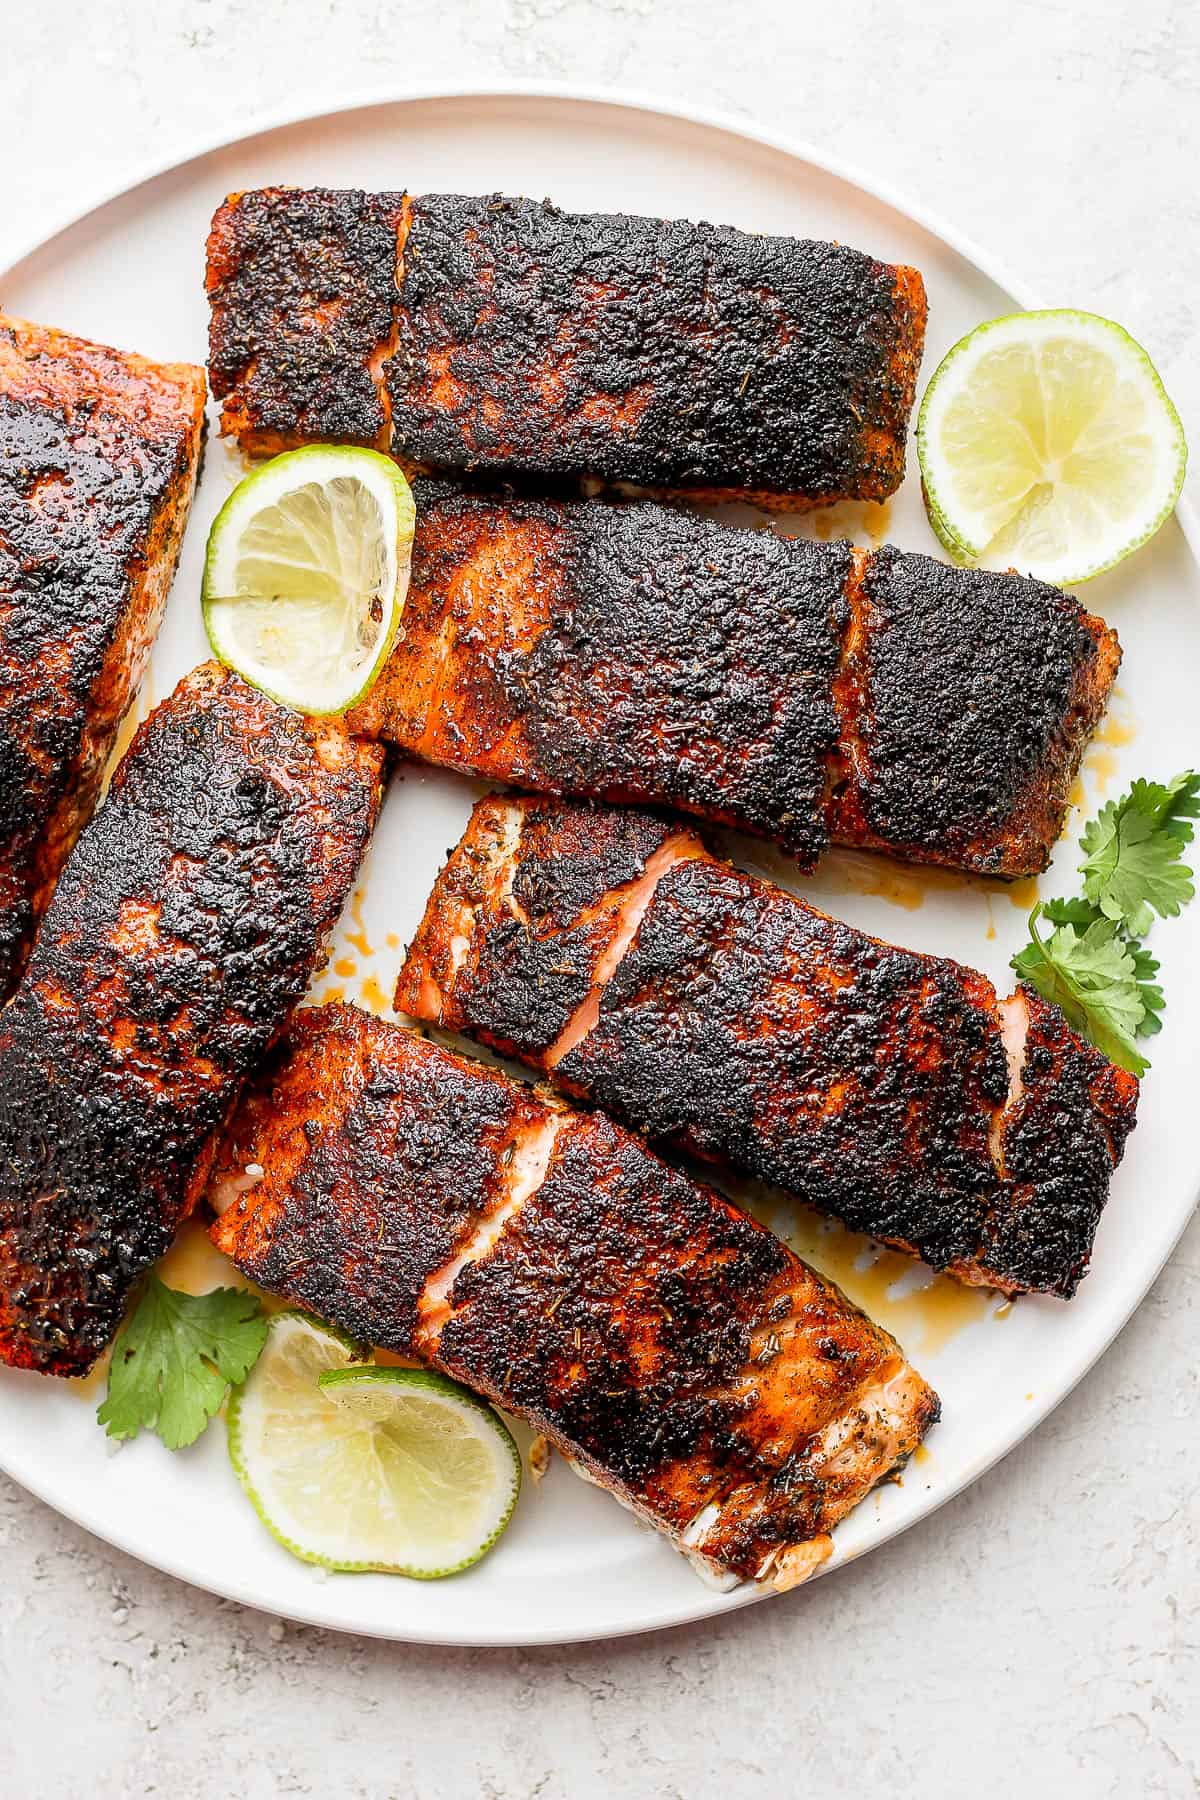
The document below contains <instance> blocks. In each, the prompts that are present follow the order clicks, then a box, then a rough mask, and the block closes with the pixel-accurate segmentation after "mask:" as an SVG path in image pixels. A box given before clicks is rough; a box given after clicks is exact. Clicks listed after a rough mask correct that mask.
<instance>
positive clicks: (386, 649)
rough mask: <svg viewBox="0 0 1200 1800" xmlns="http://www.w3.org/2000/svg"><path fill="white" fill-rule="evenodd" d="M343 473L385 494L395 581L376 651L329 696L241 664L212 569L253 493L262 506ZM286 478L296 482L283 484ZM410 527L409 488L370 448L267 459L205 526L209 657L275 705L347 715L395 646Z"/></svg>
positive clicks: (247, 517)
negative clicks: (345, 687) (390, 512)
mask: <svg viewBox="0 0 1200 1800" xmlns="http://www.w3.org/2000/svg"><path fill="white" fill-rule="evenodd" d="M348 474H358V475H359V477H360V479H361V480H362V482H363V485H364V486H366V487H367V488H373V484H374V483H380V484H384V485H385V488H386V491H387V492H388V493H389V494H390V496H391V499H392V504H393V508H394V514H395V543H394V555H395V566H396V585H395V590H394V592H393V594H392V597H391V606H390V612H389V617H388V620H387V628H386V630H385V631H384V632H383V633H381V635H380V638H379V641H378V644H377V647H376V651H375V654H374V656H373V658H372V660H371V662H370V664H369V666H367V667H366V668H365V669H364V671H363V673H362V678H361V680H359V681H358V682H357V684H356V685H355V686H354V688H353V690H352V691H342V690H340V689H339V690H338V691H337V692H335V693H334V694H332V695H331V694H329V693H328V692H325V693H315V692H311V691H307V692H301V691H300V690H299V689H298V688H296V687H294V686H289V685H288V683H287V682H286V681H284V680H282V679H278V678H277V679H272V678H271V677H270V676H269V675H267V676H264V674H263V672H262V671H261V670H258V671H252V670H250V669H248V668H247V666H246V659H245V657H244V656H243V655H242V654H241V652H240V650H239V647H238V645H237V644H236V642H235V641H234V639H233V637H232V635H231V630H230V622H231V620H232V618H233V616H234V614H233V610H232V607H231V603H230V601H229V599H228V597H227V595H225V594H222V592H221V589H222V588H225V587H228V586H230V585H231V584H230V583H228V582H226V581H225V580H223V579H219V578H218V574H219V570H220V568H221V564H222V561H223V559H224V558H225V557H226V553H227V551H228V549H229V546H230V543H231V542H236V541H237V538H238V537H239V536H240V534H241V533H242V532H244V530H245V529H246V527H247V526H248V525H249V523H250V521H251V520H252V519H253V518H254V516H255V504H254V503H255V499H256V497H257V498H258V499H259V500H260V502H261V503H262V504H268V503H269V502H268V494H269V493H271V492H274V493H276V494H278V493H283V492H287V491H289V489H290V490H291V491H294V490H295V489H296V488H299V487H301V486H306V485H308V484H309V483H312V482H316V481H318V480H319V479H320V478H321V477H322V476H323V477H324V478H325V479H326V480H328V479H330V478H332V477H333V476H335V475H341V476H345V475H348ZM289 477H294V478H295V479H294V480H291V481H289V479H288V478H289ZM415 529H416V506H415V502H414V500H413V495H412V489H411V488H410V487H409V484H408V481H407V480H406V478H405V476H404V474H403V471H402V470H401V469H400V468H399V467H398V466H397V465H396V464H395V463H394V462H392V460H391V459H390V458H389V457H386V456H382V455H381V454H380V453H379V452H378V451H377V450H368V449H364V448H362V447H357V446H347V445H328V444H310V445H307V446H305V447H304V448H302V449H299V450H288V451H285V452H284V453H283V454H282V455H280V456H275V457H272V458H271V459H270V461H269V462H266V463H263V464H262V465H261V466H260V467H258V468H256V469H254V470H252V471H251V472H250V474H249V475H247V476H246V477H245V478H244V479H243V480H242V481H240V482H239V483H238V485H237V487H236V488H234V490H233V492H232V493H231V494H230V495H229V496H228V498H227V499H226V501H225V503H224V505H223V506H222V507H221V509H220V511H219V512H218V514H217V516H216V518H215V519H214V520H213V523H212V526H211V527H210V529H209V534H208V544H207V547H206V550H205V559H204V575H203V579H202V582H201V591H200V605H201V614H202V617H203V620H204V629H205V634H206V636H207V638H208V641H209V645H210V647H211V649H212V652H213V654H214V656H216V657H217V659H218V661H220V662H222V663H224V664H225V666H226V667H227V668H231V669H233V670H234V671H235V673H237V674H239V675H240V676H241V677H242V679H243V680H245V681H248V682H250V684H251V685H252V686H253V687H256V688H257V689H258V690H259V691H260V692H261V693H264V694H266V695H267V697H268V698H269V699H272V700H275V701H277V702H278V703H279V704H280V705H281V706H287V707H290V708H292V709H294V710H297V711H301V712H304V713H307V714H309V715H311V716H313V717H327V718H336V717H339V716H340V715H341V714H343V713H345V712H348V711H349V709H350V708H351V707H352V706H356V705H358V703H359V702H360V701H361V700H363V699H364V698H365V697H366V695H367V694H368V693H369V692H370V690H371V688H372V687H373V686H374V684H375V682H376V680H377V679H378V677H379V674H380V671H381V670H382V668H383V666H384V664H385V662H386V661H387V658H388V656H389V655H390V654H391V651H392V648H393V646H394V645H395V641H396V635H397V633H398V631H399V629H400V620H401V616H402V614H403V610H404V601H405V598H406V596H407V590H408V576H409V565H410V561H411V556H412V543H413V535H414V532H415ZM275 603H276V604H282V605H286V599H282V600H276V601H275Z"/></svg>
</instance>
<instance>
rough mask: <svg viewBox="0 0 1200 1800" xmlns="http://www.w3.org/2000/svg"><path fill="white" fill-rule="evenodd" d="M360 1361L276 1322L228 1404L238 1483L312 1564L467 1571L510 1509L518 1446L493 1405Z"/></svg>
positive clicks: (316, 1329)
mask: <svg viewBox="0 0 1200 1800" xmlns="http://www.w3.org/2000/svg"><path fill="white" fill-rule="evenodd" d="M353 1355H354V1352H353V1348H352V1347H351V1346H349V1345H348V1344H346V1343H345V1341H344V1340H341V1339H339V1338H337V1337H335V1336H333V1335H332V1334H331V1333H328V1332H326V1331H324V1330H323V1329H322V1328H321V1327H320V1326H318V1325H316V1324H314V1322H313V1321H312V1320H309V1319H305V1318H304V1317H303V1316H301V1315H298V1314H281V1315H280V1316H279V1317H277V1318H276V1319H275V1320H273V1321H272V1329H271V1336H270V1338H269V1339H268V1341H267V1346H266V1348H265V1350H264V1351H263V1353H262V1355H261V1356H260V1358H259V1360H258V1362H257V1364H256V1365H255V1368H254V1370H253V1371H252V1373H251V1374H250V1375H249V1377H248V1378H247V1380H246V1382H245V1383H244V1385H243V1386H242V1387H241V1388H240V1389H238V1391H237V1392H236V1394H234V1396H233V1397H232V1399H231V1402H230V1407H229V1450H230V1456H231V1459H232V1461H233V1466H234V1468H235V1470H236V1471H237V1475H238V1479H239V1480H240V1481H241V1483H242V1486H243V1487H244V1488H245V1490H246V1493H247V1494H248V1496H249V1497H250V1500H251V1501H252V1503H253V1505H254V1506H255V1508H256V1510H257V1512H258V1515H259V1517H260V1518H261V1519H262V1521H263V1523H264V1524H265V1525H266V1526H267V1528H268V1530H269V1531H271V1532H272V1534H273V1535H274V1536H275V1537H276V1538H277V1539H278V1540H279V1542H280V1543H281V1544H284V1545H285V1546H286V1547H287V1549H289V1550H290V1551H291V1552H292V1553H293V1555H295V1556H298V1557H300V1558H301V1559H302V1560H303V1561H304V1562H311V1563H318V1564H320V1565H322V1566H323V1567H325V1568H328V1569H336V1570H339V1571H348V1572H358V1571H362V1570H378V1571H381V1572H383V1573H387V1574H396V1575H409V1576H415V1577H417V1578H418V1579H421V1580H432V1579H434V1578H436V1577H439V1576H442V1575H454V1574H457V1573H458V1572H459V1571H460V1570H461V1569H466V1568H469V1567H470V1565H471V1564H472V1563H474V1562H478V1560H479V1558H480V1557H481V1556H483V1555H484V1554H485V1552H486V1551H488V1550H489V1549H490V1548H491V1546H492V1545H493V1544H494V1543H495V1541H496V1539H497V1538H498V1537H499V1536H500V1533H501V1532H502V1531H503V1530H504V1527H505V1526H506V1525H507V1523H508V1521H509V1518H510V1517H511V1515H512V1510H513V1507H514V1506H515V1505H516V1501H517V1496H518V1494H519V1492H520V1487H521V1459H520V1456H519V1454H518V1451H517V1447H516V1445H515V1444H514V1443H513V1440H512V1437H511V1436H510V1434H509V1432H508V1431H507V1429H506V1428H505V1426H504V1425H503V1424H502V1423H501V1421H500V1419H499V1418H498V1417H497V1416H496V1414H495V1413H494V1412H493V1411H492V1409H491V1407H490V1406H487V1405H485V1404H484V1403H483V1401H481V1400H477V1399H476V1398H475V1396H474V1395H473V1394H469V1393H467V1392H466V1391H465V1390H464V1389H462V1388H460V1387H458V1386H457V1385H456V1384H455V1383H454V1382H452V1381H448V1380H446V1378H445V1377H444V1376H442V1375H435V1374H433V1373H431V1372H430V1371H428V1370H425V1369H397V1368H390V1367H389V1368H383V1367H380V1366H378V1365H376V1364H373V1363H359V1364H356V1363H355V1362H354V1361H353Z"/></svg>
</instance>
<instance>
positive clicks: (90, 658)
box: [0, 315, 205, 998]
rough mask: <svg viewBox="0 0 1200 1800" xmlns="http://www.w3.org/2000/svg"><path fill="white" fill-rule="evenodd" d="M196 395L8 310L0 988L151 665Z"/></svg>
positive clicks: (2, 324)
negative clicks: (10, 313) (150, 659)
mask: <svg viewBox="0 0 1200 1800" xmlns="http://www.w3.org/2000/svg"><path fill="white" fill-rule="evenodd" d="M204 398H205V393H204V371H203V370H202V369H198V368H193V367H192V366H191V365H190V364H188V363H154V362H149V361H147V359H146V358H145V357H142V356H134V355H131V354H129V353H128V352H125V351H120V350H110V349H107V348H106V347H105V346H104V345H102V344H90V343H86V342H85V341H84V340H83V339H81V338H74V337H68V336H67V335H66V333H65V332H61V331H52V330H50V329H49V328H48V327H46V326H43V325H31V324H28V323H27V322H26V321H25V320H23V319H13V318H7V317H5V316H3V315H0V438H2V440H3V444H4V454H3V456H0V998H3V997H4V996H6V995H7V994H8V992H9V991H10V990H11V988H12V987H13V985H14V983H15V982H16V980H17V977H18V975H19V974H20V970H21V965H22V963H23V961H24V958H25V955H26V953H27V951H28V947H29V941H30V938H31V937H32V934H33V930H34V927H35V925H36V924H37V921H38V919H39V917H40V916H41V914H42V912H43V910H44V908H45V905H46V902H47V900H48V899H49V897H50V894H51V891H52V890H53V887H54V883H55V880H56V878H57V876H58V872H59V870H60V868H61V867H62V864H63V861H64V859H65V857H66V856H67V853H68V852H69V850H70V848H71V845H72V844H73V843H74V841H75V838H76V836H77V835H78V833H79V831H80V829H81V828H82V826H83V825H84V824H85V823H86V821H87V819H88V817H89V816H90V814H91V811H92V808H93V806H94V805H95V802H96V797H97V794H98V792H99V788H100V781H101V776H102V774H103V770H104V766H105V763H106V761H107V758H108V753H109V751H110V749H111V748H112V744H113V740H114V738H115V736H116V731H117V726H118V725H119V723H120V721H121V718H122V715H123V714H124V713H125V711H126V708H127V707H128V705H129V703H130V701H131V700H132V698H133V696H134V694H135V693H136V691H137V687H138V684H139V682H140V681H141V678H142V674H143V672H144V670H145V667H146V662H147V659H148V657H149V654H150V646H151V644H152V643H153V640H154V636H155V633H156V632H157V630H158V626H159V623H160V620H161V618H162V613H163V608H164V606H165V605H166V599H167V593H168V591H169V589H170V586H171V582H172V579H173V578H174V574H175V567H176V564H177V562H178V560H179V548H180V544H181V542H182V539H183V530H184V526H185V524H186V523H187V517H188V512H189V509H190V507H191V503H192V494H193V492H194V489H195V484H196V468H197V463H198V461H199V456H200V445H201V439H202V436H203V430H204Z"/></svg>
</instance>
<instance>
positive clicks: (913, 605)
mask: <svg viewBox="0 0 1200 1800" xmlns="http://www.w3.org/2000/svg"><path fill="white" fill-rule="evenodd" d="M417 512H418V519H417V531H416V541H415V546H414V555H413V572H412V582H411V585H410V589H409V597H408V601H407V605H406V609H405V623H404V631H403V634H402V636H401V639H400V641H399V642H398V644H397V646H396V648H395V650H394V651H393V653H392V656H391V658H390V660H389V662H388V664H387V665H386V667H385V669H384V671H383V673H382V674H381V676H380V679H379V680H378V682H377V683H376V685H375V688H374V689H373V691H372V693H371V695H370V696H369V698H368V699H367V700H366V701H365V703H364V704H363V705H362V706H360V707H358V708H357V709H356V710H355V711H354V713H353V714H352V715H351V725H352V729H354V730H356V731H360V732H362V733H364V734H366V735H369V736H378V737H381V738H384V739H386V740H388V741H390V742H392V743H395V744H397V745H398V746H400V747H401V748H402V749H404V750H406V751H408V752H409V753H411V754H413V755H417V756H421V757H424V758H426V759H427V760H428V761H430V762H434V763H440V764H443V765H445V766H448V767H450V768H455V769H459V770H462V771H464V772H468V773H473V774H477V775H482V776H485V777H492V778H494V779H497V780H502V781H508V782H512V783H513V784H514V785H516V786H519V787H525V788H530V789H533V790H534V791H538V792H544V793H551V794H569V795H573V796H586V797H589V798H590V797H595V798H599V799H606V800H616V801H635V802H637V801H640V802H644V803H647V804H650V805H666V806H671V807H674V808H678V809H679V810H681V811H685V812H690V813H695V814H698V815H700V816H701V817H703V818H705V819H709V820H711V821H713V822H716V823H720V824H727V825H734V826H736V827H738V828H740V829H742V830H746V831H750V832H753V833H755V834H756V835H758V836H761V837H766V838H770V839H772V840H774V841H775V842H777V843H779V844H781V845H782V846H783V847H784V848H786V849H787V850H788V851H789V852H790V853H791V854H792V855H794V856H796V858H797V859H798V860H799V861H800V862H801V864H802V865H804V866H809V865H811V864H812V863H813V862H814V861H815V860H816V859H817V857H818V856H819V855H820V853H821V852H822V850H824V849H825V847H826V846H827V844H828V843H829V842H830V841H833V842H835V843H841V844H849V845H855V846H862V847H866V848H870V849H886V850H889V851H891V852H892V853H894V854H896V855H899V856H904V857H908V858H910V859H911V860H913V861H917V862H935V863H943V864H948V865H950V866H952V867H958V868H964V869H970V870H973V871H976V872H978V873H983V874H992V875H1003V876H1009V877H1013V876H1019V875H1026V874H1031V873H1034V872H1036V871H1038V870H1040V869H1042V868H1043V867H1044V866H1045V864H1046V861H1047V858H1048V856H1049V854H1050V846H1051V844H1052V843H1053V840H1054V838H1055V837H1056V836H1057V834H1058V832H1059V830H1060V829H1061V826H1062V819H1063V815H1064V812H1065V809H1066V806H1067V800H1068V794H1069V790H1070V786H1071V783H1072V782H1073V780H1074V777H1075V774H1076V771H1077V769H1078V766H1079V761H1080V757H1081V755H1082V752H1083V749H1084V746H1085V744H1086V742H1087V739H1088V736H1089V734H1090V732H1091V731H1092V729H1093V728H1094V726H1095V723H1096V721H1097V719H1098V718H1099V715H1100V713H1101V712H1102V711H1103V708H1104V703H1105V700H1106V698H1107V695H1108V692H1109V689H1110V687H1111V685H1112V682H1113V680H1114V678H1115V675H1116V670H1117V666H1118V663H1119V661H1120V649H1119V646H1118V644H1117V641H1116V636H1115V634H1114V633H1113V632H1111V631H1109V630H1108V628H1107V627H1106V626H1104V625H1103V624H1102V622H1101V621H1100V620H1099V619H1095V618H1092V617H1091V616H1090V615H1089V614H1087V613H1085V612H1084V611H1083V610H1082V608H1081V607H1080V606H1079V605H1078V603H1077V602H1076V601H1075V600H1074V599H1072V598H1071V597H1070V596H1068V595H1066V594H1062V593H1060V592H1059V591H1058V590H1057V589H1054V588H1050V587H1047V586H1045V585H1044V584H1043V583H1040V582H1033V581H1028V580H1025V579H1024V578H1022V577H1020V576H1015V575H996V574H990V573H986V572H983V571H972V570H964V569H952V568H947V567H945V566H943V565H942V564H940V563H935V562H933V561H931V560H930V559H929V558H927V557H921V556H909V555H902V554H901V553H900V552H899V551H895V550H890V549H888V550H882V551H878V552H875V553H871V554H868V553H867V552H864V551H851V550H850V548H849V547H848V546H847V545H845V544H839V543H834V544H820V543H812V542H810V541H808V540H805V539H795V538H783V537H780V536H778V535H776V534H775V533H774V532H770V531H753V530H746V529H744V528H733V527H730V526H721V525H715V524H713V523H712V522H711V521H709V520H706V519H702V518H699V517H696V516H694V515H690V514H687V513H683V512H680V511H677V510H675V509H672V508H669V507H664V506H660V505H657V504H655V503H653V502H648V501H643V502H635V503H611V502H605V501H599V500H586V501H580V500H574V501H563V500H532V499H528V498H523V497H518V496H514V495H512V494H490V495H489V494H481V493H473V492H463V491H461V490H459V489H455V488H448V487H447V486H446V484H444V483H429V484H425V483H419V484H418V488H417Z"/></svg>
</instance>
